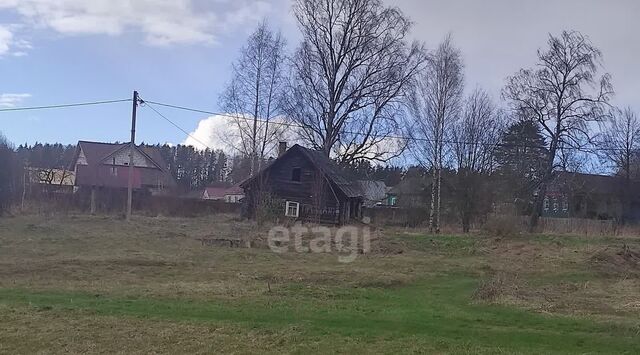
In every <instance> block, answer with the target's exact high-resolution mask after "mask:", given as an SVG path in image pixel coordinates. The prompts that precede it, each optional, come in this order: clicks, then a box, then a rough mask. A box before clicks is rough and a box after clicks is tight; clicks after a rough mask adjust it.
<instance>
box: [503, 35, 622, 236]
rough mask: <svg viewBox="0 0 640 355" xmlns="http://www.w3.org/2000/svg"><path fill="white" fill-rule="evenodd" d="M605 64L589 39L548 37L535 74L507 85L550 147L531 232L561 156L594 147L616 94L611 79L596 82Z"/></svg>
mask: <svg viewBox="0 0 640 355" xmlns="http://www.w3.org/2000/svg"><path fill="white" fill-rule="evenodd" d="M601 58H602V54H601V52H600V50H598V49H597V48H596V47H595V46H594V45H593V44H592V43H591V42H590V41H589V39H588V38H587V37H585V36H584V35H582V34H581V33H579V32H575V31H564V32H562V33H561V34H560V36H558V37H556V36H553V35H549V40H548V48H547V49H546V50H544V51H543V50H538V63H537V65H536V67H535V68H531V69H521V70H520V71H519V72H518V73H516V74H515V75H513V76H511V77H509V78H508V79H507V85H506V87H505V88H504V91H503V95H504V97H505V98H506V99H508V100H509V101H510V103H511V105H512V107H513V108H514V109H516V110H523V112H525V113H526V115H527V116H528V117H531V118H532V119H534V120H536V121H537V122H538V123H539V124H540V125H541V126H542V128H543V133H544V135H545V138H546V141H547V143H548V144H549V147H548V157H547V161H546V162H545V169H544V171H543V176H542V179H541V182H540V187H539V189H538V194H537V196H536V201H535V206H534V211H533V213H532V214H531V220H530V229H531V230H533V229H534V228H535V226H536V225H537V224H538V219H539V217H540V213H541V212H542V203H543V200H544V196H545V195H546V192H547V187H548V185H549V183H550V182H551V180H552V179H553V172H554V168H555V166H556V163H557V158H558V152H560V151H562V150H563V149H564V150H567V149H582V148H584V147H585V146H586V145H588V144H590V143H591V134H590V126H589V123H590V122H592V121H600V120H602V118H603V117H604V116H605V111H606V106H607V103H608V101H609V99H610V96H611V95H612V94H613V88H612V85H611V83H610V76H609V74H604V75H602V76H599V77H598V76H597V75H598V71H599V69H600V67H601Z"/></svg>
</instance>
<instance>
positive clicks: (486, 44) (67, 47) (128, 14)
mask: <svg viewBox="0 0 640 355" xmlns="http://www.w3.org/2000/svg"><path fill="white" fill-rule="evenodd" d="M385 2H386V3H387V4H388V5H392V6H398V7H399V8H400V9H401V10H402V11H403V12H405V13H406V14H407V15H408V16H409V17H410V18H411V20H412V21H413V23H414V27H413V31H412V33H411V37H412V38H415V39H417V40H420V41H424V42H425V43H426V46H427V47H428V48H431V49H432V48H434V47H435V46H436V45H437V44H438V42H439V41H441V40H442V38H443V37H444V36H445V35H446V34H448V33H452V35H453V38H454V42H455V45H456V46H458V47H459V48H460V49H461V51H462V54H463V57H464V62H465V79H466V90H467V91H469V90H473V89H474V88H475V87H476V86H479V87H482V88H484V89H485V90H487V91H488V92H489V93H490V95H491V96H492V97H493V99H494V100H499V99H500V91H501V88H502V87H503V86H504V83H505V78H506V77H507V76H508V75H511V74H513V73H514V72H515V71H517V70H518V69H519V68H522V67H530V66H531V65H533V64H534V62H535V55H536V50H537V49H538V48H540V47H542V46H544V45H545V42H546V40H547V35H548V33H556V34H557V33H559V32H560V31H562V30H565V29H575V30H578V31H581V32H582V33H584V34H586V35H588V36H589V37H590V39H591V40H592V42H593V43H594V45H596V46H597V47H598V48H599V49H601V50H602V52H603V58H604V63H603V65H604V69H605V70H606V71H608V72H609V73H611V75H612V77H613V85H614V89H615V91H616V95H615V97H614V99H613V103H614V104H615V105H619V106H626V105H630V106H631V107H632V108H634V109H635V110H636V111H640V96H638V92H640V66H638V65H637V63H636V62H637V58H638V57H639V56H640V41H638V40H637V38H636V36H637V34H638V33H640V22H638V21H637V19H636V17H637V14H638V13H640V2H638V1H634V0H616V1H607V2H605V1H600V0H561V1H556V0H520V1H512V0H484V1H477V0H456V1H435V0H386V1H385ZM290 9H291V3H290V1H289V0H273V1H258V0H255V1H254V0H238V1H233V2H229V1H214V2H211V1H199V0H174V1H170V2H166V1H157V4H155V6H154V1H153V0H150V1H147V2H144V3H143V2H137V1H127V0H92V1H83V2H79V1H75V0H62V1H49V0H22V1H0V78H1V80H0V110H1V111H0V131H1V132H2V133H3V134H4V135H5V136H7V138H8V139H9V140H10V141H12V142H14V143H15V144H22V143H31V144H32V143H35V142H37V141H39V142H61V143H75V142H77V141H78V140H80V139H86V140H96V141H127V140H128V135H129V129H130V127H129V125H130V115H131V112H130V111H131V108H130V105H128V104H124V103H123V104H119V103H114V104H112V105H111V104H110V105H86V106H78V107H74V108H73V109H72V110H67V109H64V110H62V109H57V110H35V109H34V110H19V111H18V110H14V111H10V110H12V109H14V108H18V107H39V106H47V105H51V104H67V103H84V102H94V101H99V100H98V99H104V98H122V97H129V96H130V95H131V92H132V91H133V90H138V91H140V92H141V93H144V94H145V95H146V96H147V97H152V98H154V99H155V100H157V102H168V103H180V104H182V105H184V106H186V107H206V108H211V109H210V110H209V109H207V110H204V111H207V112H188V111H184V110H179V111H175V112H170V115H169V114H168V113H167V112H163V114H165V115H166V116H167V117H168V118H169V119H170V120H171V121H173V122H174V123H176V124H178V125H179V126H180V127H181V128H182V129H183V130H184V131H186V132H188V134H186V133H185V132H183V131H182V130H179V129H176V128H175V127H173V126H172V125H171V124H170V123H169V122H167V121H164V120H158V119H157V118H158V116H157V114H156V113H155V112H153V111H152V110H141V112H140V117H139V122H138V128H139V130H138V137H139V138H138V139H139V141H144V142H149V143H173V144H177V143H182V142H184V141H185V140H187V139H188V138H189V135H191V136H193V137H196V138H197V139H198V140H201V141H202V142H203V143H206V145H207V146H214V147H219V146H220V142H219V141H218V140H217V138H216V137H215V135H211V134H208V133H207V132H206V131H207V130H211V129H216V128H217V127H218V128H219V126H217V122H219V121H220V120H219V119H218V118H217V116H214V115H213V113H216V112H219V111H221V110H220V109H219V106H218V102H219V100H218V98H219V96H220V93H221V92H222V90H223V88H224V86H225V85H226V83H227V82H228V81H229V80H230V72H231V71H230V67H231V64H232V62H233V61H234V60H235V59H236V58H237V56H238V54H239V49H240V47H241V46H242V45H243V44H244V42H245V40H246V38H247V36H248V35H249V33H250V32H251V31H252V30H253V29H254V28H255V26H256V25H257V24H258V23H259V22H260V21H262V19H265V18H266V19H267V20H268V21H269V22H270V24H271V25H272V27H274V28H279V29H281V30H282V32H283V35H284V36H285V38H286V39H287V42H288V46H287V51H288V52H289V53H290V52H292V51H293V50H294V49H295V47H296V46H297V43H298V42H299V39H300V35H299V32H298V29H297V26H296V23H295V20H294V19H293V16H292V13H291V10H290ZM143 18H144V21H142V19H143ZM209 111H210V112H209ZM221 113H224V112H221ZM209 116H214V117H213V118H209ZM163 121H164V122H163ZM71 127H73V129H70V128H71Z"/></svg>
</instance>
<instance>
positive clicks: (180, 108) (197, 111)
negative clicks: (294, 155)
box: [145, 101, 624, 152]
mask: <svg viewBox="0 0 640 355" xmlns="http://www.w3.org/2000/svg"><path fill="white" fill-rule="evenodd" d="M145 103H148V104H153V105H158V106H164V107H169V108H173V109H177V110H183V111H189V112H195V113H204V114H208V115H215V116H221V117H227V118H234V119H241V120H246V121H253V120H254V119H253V118H251V117H244V116H238V115H231V114H228V113H221V112H214V111H208V110H203V109H197V108H191V107H186V106H179V105H172V104H167V103H162V102H157V101H145ZM149 107H151V105H149ZM256 121H257V122H261V123H269V124H275V125H282V126H286V127H295V128H301V129H305V128H307V127H305V126H303V125H300V124H295V123H290V122H281V121H267V120H264V119H257V120H256ZM172 124H173V123H172ZM174 125H175V124H174ZM180 130H181V131H183V132H185V131H184V130H183V129H181V128H180ZM185 133H186V132H185ZM344 133H347V134H352V135H364V134H363V133H361V132H351V131H344ZM187 134H188V133H187ZM369 136H370V137H373V138H382V139H384V138H389V139H400V140H405V141H414V142H428V143H434V142H435V140H434V139H430V138H422V137H410V136H401V135H384V136H381V135H376V134H370V135H369ZM189 137H191V138H193V139H194V140H196V141H198V142H199V143H201V144H203V143H202V142H201V141H199V140H197V139H196V138H195V137H193V136H191V135H190V134H189ZM441 143H443V144H461V145H476V146H479V145H481V146H489V147H504V148H531V149H540V148H541V147H539V146H533V145H525V144H505V143H497V142H496V143H481V142H465V141H455V140H442V141H441ZM203 145H204V146H207V145H206V144H203ZM562 149H563V150H575V151H583V152H584V151H587V150H591V151H623V150H624V148H604V147H591V148H579V147H564V148H562Z"/></svg>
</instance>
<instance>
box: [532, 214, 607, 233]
mask: <svg viewBox="0 0 640 355" xmlns="http://www.w3.org/2000/svg"><path fill="white" fill-rule="evenodd" d="M523 220H524V222H525V223H528V222H529V218H528V217H524V218H523ZM525 227H526V224H525ZM537 231H538V232H541V233H553V234H576V235H578V234H579V235H603V236H605V235H616V234H617V232H618V224H617V223H616V221H614V220H596V219H581V218H552V217H542V218H540V220H539V221H538V227H537Z"/></svg>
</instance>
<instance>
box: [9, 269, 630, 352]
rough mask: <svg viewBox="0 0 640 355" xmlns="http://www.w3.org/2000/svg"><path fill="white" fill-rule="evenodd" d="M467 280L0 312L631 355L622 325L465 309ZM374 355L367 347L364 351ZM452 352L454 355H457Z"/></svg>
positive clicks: (40, 298) (17, 295)
mask: <svg viewBox="0 0 640 355" xmlns="http://www.w3.org/2000/svg"><path fill="white" fill-rule="evenodd" d="M475 286H476V281H475V280H474V279H473V278H470V277H468V276H465V275H450V276H449V277H438V278H435V279H429V280H425V281H421V282H419V283H416V284H412V285H407V286H404V287H397V288H351V289H346V288H339V287H334V288H331V289H330V290H328V291H327V290H324V291H323V292H322V294H323V297H318V294H317V292H314V291H319V290H317V289H316V290H314V289H309V288H308V286H304V285H297V284H288V285H281V286H280V287H278V288H275V289H274V290H273V292H272V293H268V292H265V294H264V295H263V296H261V297H259V298H255V297H254V298H251V299H238V300H236V301H229V300H227V301H213V300H212V301H208V302H204V301H189V300H184V299H148V298H118V297H105V296H100V295H94V294H88V293H68V292H54V291H47V292H34V291H29V290H20V289H1V290H0V304H4V305H8V306H18V307H19V306H29V307H31V308H32V309H35V310H38V311H41V312H52V311H65V312H69V311H70V312H83V313H89V314H94V315H99V316H118V317H123V316H124V317H139V318H144V319H161V320H169V321H178V322H184V321H187V322H198V323H200V322H204V323H214V324H216V323H225V324H231V325H234V326H240V327H243V328H248V329H256V328H258V329H261V330H268V331H282V330H286V329H297V331H298V333H299V334H298V336H299V337H301V339H302V340H303V342H304V339H305V338H307V339H317V338H319V337H320V338H326V339H331V338H332V337H338V338H348V339H359V341H360V342H362V343H364V344H365V345H363V346H364V347H365V349H366V343H367V340H371V341H372V342H373V343H375V341H377V340H379V339H386V338H388V339H394V340H395V341H399V340H402V339H413V340H412V341H416V340H417V341H419V342H420V341H421V342H424V343H429V344H435V350H438V351H447V350H456V349H457V350H461V349H462V348H461V345H462V344H472V345H467V347H466V349H467V350H470V351H473V350H474V349H475V350H477V351H481V350H482V351H506V352H509V353H512V352H519V353H541V352H544V353H548V352H557V353H584V352H589V353H630V354H631V353H635V351H637V349H639V348H640V337H639V336H638V333H637V329H634V328H633V327H632V326H624V325H620V324H613V323H606V322H596V321H593V320H589V319H584V318H574V317H564V316H549V315H541V314H534V313H529V312H525V311H522V310H517V309H514V308H510V307H504V306H494V305H479V304H473V303H470V294H471V292H472V290H473V289H474V288H475ZM370 350H375V349H370ZM457 350H456V351H457Z"/></svg>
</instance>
